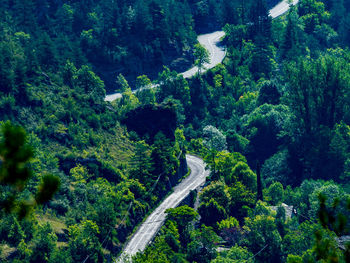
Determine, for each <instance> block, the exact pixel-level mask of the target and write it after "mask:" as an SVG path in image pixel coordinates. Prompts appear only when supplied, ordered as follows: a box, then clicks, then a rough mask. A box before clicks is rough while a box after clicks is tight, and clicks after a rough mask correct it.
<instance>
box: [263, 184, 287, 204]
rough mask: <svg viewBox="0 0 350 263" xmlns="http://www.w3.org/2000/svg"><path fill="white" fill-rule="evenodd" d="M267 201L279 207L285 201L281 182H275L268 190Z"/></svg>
mask: <svg viewBox="0 0 350 263" xmlns="http://www.w3.org/2000/svg"><path fill="white" fill-rule="evenodd" d="M265 196H266V199H267V200H269V201H270V202H271V204H272V205H278V204H280V203H283V201H284V189H283V185H282V184H281V183H280V182H275V183H273V184H271V185H270V186H269V188H268V189H267V195H265Z"/></svg>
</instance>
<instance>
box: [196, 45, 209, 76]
mask: <svg viewBox="0 0 350 263" xmlns="http://www.w3.org/2000/svg"><path fill="white" fill-rule="evenodd" d="M194 56H195V58H196V60H195V63H194V64H195V65H196V66H197V67H198V74H199V75H200V74H201V72H202V69H204V64H205V63H210V57H209V52H208V50H207V49H206V48H205V47H203V46H202V45H201V44H199V43H198V44H196V45H195V46H194Z"/></svg>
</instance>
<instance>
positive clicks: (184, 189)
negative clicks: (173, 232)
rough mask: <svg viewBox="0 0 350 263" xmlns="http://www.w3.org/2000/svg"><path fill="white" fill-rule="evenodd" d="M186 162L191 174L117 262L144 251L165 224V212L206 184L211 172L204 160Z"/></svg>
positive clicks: (144, 224)
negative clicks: (206, 168) (206, 167)
mask: <svg viewBox="0 0 350 263" xmlns="http://www.w3.org/2000/svg"><path fill="white" fill-rule="evenodd" d="M186 161H187V165H188V167H189V168H190V169H191V174H190V175H189V176H188V177H186V178H185V179H184V180H182V181H181V183H179V184H178V185H177V186H175V187H174V191H173V193H172V194H171V195H169V196H168V197H167V198H166V199H165V200H164V201H163V202H162V203H161V204H160V205H159V206H158V207H157V208H156V209H155V210H154V211H153V213H152V214H151V215H150V216H148V218H147V219H146V221H145V222H144V223H142V224H141V226H140V227H139V229H138V230H137V231H136V233H135V234H134V235H133V237H132V238H131V239H130V241H129V242H128V244H127V245H126V247H125V248H124V251H123V253H122V255H121V256H120V257H119V258H118V259H117V260H116V262H124V261H126V260H125V258H127V257H129V256H133V255H135V254H136V253H137V252H138V251H143V250H144V249H145V248H146V246H147V245H148V244H149V243H150V242H151V241H152V240H153V238H154V236H155V235H156V233H157V232H158V230H159V229H160V227H161V226H162V224H163V223H164V220H165V216H166V214H165V210H167V209H168V208H175V207H177V206H178V205H179V204H180V202H181V201H182V200H183V199H185V197H187V196H188V194H189V193H190V191H191V190H194V189H196V188H197V187H199V186H200V185H202V184H204V183H205V180H206V177H207V176H208V175H209V171H208V170H205V164H204V162H203V160H202V159H200V158H198V157H196V156H193V155H186Z"/></svg>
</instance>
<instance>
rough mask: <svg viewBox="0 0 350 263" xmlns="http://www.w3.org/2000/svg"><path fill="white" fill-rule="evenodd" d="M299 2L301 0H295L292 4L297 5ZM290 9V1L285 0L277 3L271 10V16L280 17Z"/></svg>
mask: <svg viewBox="0 0 350 263" xmlns="http://www.w3.org/2000/svg"><path fill="white" fill-rule="evenodd" d="M298 2H299V0H293V1H292V5H296V4H297V3H298ZM288 9H289V3H288V0H283V1H282V2H280V3H279V4H277V5H276V6H275V7H274V8H272V9H271V10H270V16H271V17H272V18H276V17H279V16H281V15H283V14H284V13H285V12H287V11H288Z"/></svg>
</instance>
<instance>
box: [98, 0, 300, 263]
mask: <svg viewBox="0 0 350 263" xmlns="http://www.w3.org/2000/svg"><path fill="white" fill-rule="evenodd" d="M297 3H298V0H294V1H293V4H294V5H296V4H297ZM288 9H289V4H288V1H287V0H283V1H282V2H281V3H279V4H278V5H276V6H275V7H274V8H272V9H271V10H270V15H271V17H272V18H276V17H278V16H280V15H282V14H284V13H285V12H287V11H288ZM224 35H225V33H224V32H223V31H216V32H213V33H210V34H205V35H200V36H198V41H199V42H200V43H201V44H202V45H203V46H204V47H205V48H206V49H207V50H208V51H209V52H210V61H211V62H210V63H209V64H206V65H205V67H206V69H210V68H213V67H215V66H216V65H217V64H219V63H221V62H222V60H223V59H224V57H225V52H226V51H225V49H223V48H222V47H219V46H218V42H220V39H221V38H222V37H223V36H224ZM196 72H197V68H196V67H194V68H191V69H190V70H188V71H186V72H183V73H181V74H182V75H183V76H184V77H185V78H190V77H192V76H193V75H194V74H195V73H196ZM121 96H122V95H121V94H120V93H116V94H112V95H108V96H107V97H106V98H105V100H106V101H112V100H115V99H116V98H120V97H121ZM186 160H187V165H188V166H189V168H190V169H191V174H190V175H189V176H188V177H187V178H185V179H184V180H183V181H182V182H181V183H180V184H178V185H177V186H175V188H174V191H173V193H172V194H171V195H169V196H168V197H167V198H166V199H165V200H164V201H163V202H162V203H161V204H160V205H159V206H158V207H157V208H156V209H155V210H154V212H153V213H152V214H151V215H150V216H149V217H148V218H147V219H146V221H145V222H144V223H142V224H141V226H140V227H139V229H138V230H137V231H136V233H135V234H134V235H133V237H132V238H131V240H130V241H129V243H128V244H127V245H126V247H125V248H124V251H123V253H122V255H121V256H120V257H119V258H118V259H117V260H116V262H118V263H119V262H124V261H125V260H124V259H125V258H127V257H130V256H133V255H135V254H136V253H137V252H138V251H143V250H144V249H145V248H146V246H147V245H148V244H149V243H150V242H151V241H152V239H153V238H154V236H155V235H156V233H157V232H158V230H159V229H160V227H161V226H162V224H163V223H164V220H165V216H166V215H165V210H166V209H168V208H174V207H176V206H178V205H179V204H180V203H181V201H182V200H183V199H184V198H185V197H186V196H187V195H188V194H189V193H190V191H191V190H194V189H196V188H197V187H199V186H201V185H203V184H204V183H205V180H206V177H207V176H208V175H209V171H208V170H205V164H204V162H203V160H202V159H200V158H198V157H195V156H192V155H186Z"/></svg>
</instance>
